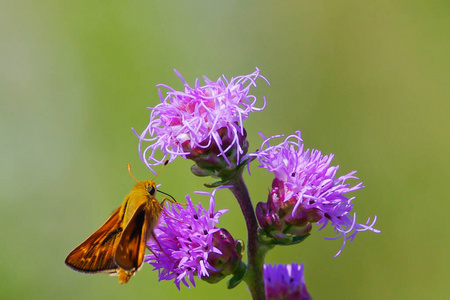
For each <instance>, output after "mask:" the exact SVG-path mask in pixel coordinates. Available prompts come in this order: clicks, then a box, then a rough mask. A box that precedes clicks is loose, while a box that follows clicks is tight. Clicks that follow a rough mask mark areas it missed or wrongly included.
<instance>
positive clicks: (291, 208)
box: [250, 131, 380, 257]
mask: <svg viewBox="0 0 450 300" xmlns="http://www.w3.org/2000/svg"><path fill="white" fill-rule="evenodd" d="M277 137H282V135H279V136H273V137H271V138H268V139H265V140H264V142H263V143H262V146H261V149H260V151H259V152H257V153H254V154H250V155H252V156H256V157H257V158H258V160H259V161H260V163H261V165H260V167H262V168H265V169H267V170H268V171H269V172H272V173H274V174H275V180H274V185H275V186H272V192H271V194H270V195H269V197H271V201H272V203H269V204H270V206H273V205H274V203H275V207H276V208H277V209H278V208H280V207H282V208H287V211H288V212H289V214H290V215H291V216H290V217H289V216H288V220H287V221H288V222H291V223H295V222H297V223H298V224H296V225H305V223H304V222H306V221H309V222H317V224H318V225H322V226H321V227H320V228H319V230H322V229H323V228H324V227H325V226H326V225H327V224H329V223H331V225H332V226H333V227H334V230H335V231H336V233H337V237H334V238H329V239H337V238H340V237H343V245H342V247H341V249H340V250H339V252H338V253H337V254H336V255H335V257H336V256H337V255H339V254H340V253H341V251H342V249H343V248H344V246H345V243H346V241H347V240H350V241H352V240H353V239H354V238H355V235H356V233H358V232H359V231H365V230H370V231H373V232H376V233H379V232H380V231H379V230H377V229H375V228H373V226H374V224H375V222H376V216H375V217H374V220H373V222H372V223H370V218H369V219H368V220H367V222H366V223H365V224H359V223H356V213H353V214H351V211H352V209H353V203H352V201H353V199H354V197H352V198H347V197H345V196H344V194H346V193H349V192H353V191H356V190H359V189H361V188H363V186H362V183H361V182H360V183H358V184H356V185H354V186H353V187H351V186H350V184H349V183H346V181H347V180H348V179H358V178H357V177H355V176H353V175H354V174H355V173H356V171H353V172H350V173H349V174H346V175H344V176H341V177H338V178H336V172H337V170H338V168H339V166H330V164H331V160H332V159H333V157H334V155H333V154H330V155H325V156H323V155H322V153H321V152H320V151H318V150H314V149H312V150H309V149H307V150H305V151H304V149H303V144H302V139H301V136H300V131H297V135H290V136H288V137H286V139H285V141H284V142H283V143H281V144H278V145H276V146H271V145H270V144H269V142H270V141H271V140H272V139H274V138H277ZM264 147H266V148H265V149H264ZM277 202H278V203H277ZM263 208H265V207H263ZM261 211H262V210H261ZM270 212H271V213H273V210H272V211H270ZM282 212H283V213H284V214H282V215H281V217H285V213H286V210H285V211H283V209H282ZM297 216H298V217H297ZM270 218H273V216H267V217H266V219H267V220H268V219H270ZM259 219H260V220H261V219H264V216H262V218H261V217H259ZM277 222H278V220H275V222H273V221H272V223H273V224H276V225H277Z"/></svg>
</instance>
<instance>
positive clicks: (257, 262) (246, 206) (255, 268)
mask: <svg viewBox="0 0 450 300" xmlns="http://www.w3.org/2000/svg"><path fill="white" fill-rule="evenodd" d="M236 175H238V176H234V178H233V179H232V180H230V183H231V184H232V185H233V187H232V188H230V190H231V192H232V193H233V195H234V196H235V197H236V199H237V200H238V202H239V205H240V207H241V210H242V213H243V215H244V218H245V223H246V225H247V234H248V241H247V256H248V270H247V272H246V274H245V277H244V281H245V282H246V283H247V285H248V287H249V289H250V293H251V294H252V298H253V299H257V300H265V298H266V297H265V294H264V278H263V264H264V256H265V254H266V251H265V250H264V247H260V245H259V243H258V236H257V229H258V222H257V220H256V215H255V210H254V208H253V205H252V202H251V200H250V195H249V193H248V189H247V186H246V185H245V182H244V179H243V178H242V171H241V172H239V173H238V174H236Z"/></svg>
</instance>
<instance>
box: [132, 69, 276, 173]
mask: <svg viewBox="0 0 450 300" xmlns="http://www.w3.org/2000/svg"><path fill="white" fill-rule="evenodd" d="M174 71H175V73H176V74H177V75H178V77H180V79H181V81H182V82H183V84H184V92H182V91H177V90H175V89H173V88H171V87H169V86H167V85H164V84H160V85H158V86H160V87H164V88H167V89H168V90H169V91H168V92H167V93H166V96H165V97H163V95H162V92H161V90H159V95H160V98H161V103H160V104H158V105H156V106H155V107H149V109H150V110H151V114H150V122H149V125H148V126H147V128H146V129H145V130H144V131H143V132H142V134H140V135H138V134H136V135H138V136H139V153H140V156H141V159H142V160H143V161H144V163H145V164H146V165H147V166H148V167H149V168H150V169H151V167H152V166H156V165H159V164H162V163H163V162H164V161H165V160H166V157H167V156H170V158H169V160H170V161H172V160H174V159H175V158H176V157H177V156H181V157H184V158H185V159H186V158H191V157H190V155H197V154H199V153H202V152H204V151H206V149H211V147H213V148H214V147H215V148H216V149H214V152H215V153H214V154H215V156H221V157H223V159H224V160H225V161H226V162H227V163H228V164H230V161H229V156H230V153H229V152H231V151H232V150H234V152H235V154H234V155H236V160H237V164H239V158H240V157H241V156H242V155H244V154H245V152H246V151H247V149H245V146H246V145H245V143H244V142H243V140H244V139H245V137H246V133H245V130H244V127H243V121H244V120H245V119H247V118H248V116H249V113H251V112H253V111H258V110H262V109H264V106H265V104H266V100H265V98H264V102H263V105H262V107H257V106H256V102H257V99H256V97H255V96H254V95H250V94H249V91H250V87H251V86H255V87H256V82H255V81H256V79H257V78H258V77H260V78H262V79H264V80H265V81H266V82H267V83H268V84H269V82H268V81H267V79H265V78H264V77H263V76H261V75H260V74H259V69H256V71H255V72H253V73H252V74H249V75H243V76H238V77H235V78H231V80H228V79H227V78H226V77H225V76H222V78H219V79H218V80H217V81H216V82H215V81H212V80H210V79H208V78H206V77H204V81H205V85H203V86H200V83H199V80H198V79H196V81H195V87H193V88H192V87H190V86H189V85H188V84H187V83H186V81H185V80H184V79H183V77H182V76H181V75H180V74H179V73H178V72H177V71H176V70H174ZM135 133H136V132H135ZM147 143H150V145H148V146H145V145H144V144H147ZM247 146H248V145H247ZM157 149H161V150H162V152H163V157H162V158H161V159H158V158H155V152H156V150H157Z"/></svg>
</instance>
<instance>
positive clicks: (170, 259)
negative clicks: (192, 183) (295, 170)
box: [145, 189, 227, 289]
mask: <svg viewBox="0 0 450 300" xmlns="http://www.w3.org/2000/svg"><path fill="white" fill-rule="evenodd" d="M216 190H217V189H215V190H214V191H213V192H212V193H207V192H196V193H197V194H204V195H209V196H210V202H209V209H208V210H206V209H204V208H203V207H202V206H201V204H200V203H199V204H197V205H196V206H194V204H193V203H192V200H191V198H190V197H189V195H188V196H186V199H187V206H186V207H183V206H182V205H181V204H173V205H170V204H168V205H167V206H166V208H165V209H164V211H163V214H162V215H161V220H160V224H159V225H158V226H157V227H156V228H155V230H154V233H155V236H156V237H157V240H156V241H155V240H153V239H151V240H150V241H149V242H148V243H147V246H148V248H149V249H150V250H151V254H149V255H146V258H145V261H146V262H148V263H149V264H151V265H152V266H153V267H154V269H155V270H158V272H159V280H172V279H174V282H175V284H176V286H177V287H178V289H180V283H183V284H184V285H186V286H187V287H189V283H188V282H187V280H186V278H187V279H189V281H190V282H191V284H192V285H193V286H195V282H194V276H195V275H197V276H198V278H200V279H201V278H202V277H204V276H209V275H210V273H211V272H214V271H216V268H215V267H214V266H212V265H211V264H210V262H209V260H208V258H209V257H210V256H212V255H215V256H217V255H219V256H221V255H223V254H224V253H223V251H222V250H221V249H219V248H217V247H216V246H215V245H216V244H217V243H215V239H217V234H216V233H218V232H220V229H219V228H216V227H215V225H216V223H218V222H219V217H220V216H221V215H222V214H224V213H225V212H226V211H227V210H226V209H222V210H219V211H216V212H215V211H214V207H215V199H214V194H215V192H216Z"/></svg>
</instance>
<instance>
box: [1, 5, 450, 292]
mask: <svg viewBox="0 0 450 300" xmlns="http://www.w3.org/2000/svg"><path fill="white" fill-rule="evenodd" d="M449 9H450V5H449V2H448V1H245V2H244V1H242V2H238V1H164V2H163V1H160V2H158V1H45V0H44V1H4V0H3V1H0V101H1V110H0V129H1V130H0V140H1V146H0V157H1V161H2V164H1V168H0V176H1V178H0V190H1V199H0V200H1V201H0V213H1V217H0V226H1V230H0V232H1V233H0V234H1V251H0V274H1V275H0V278H1V282H2V284H1V294H2V296H1V297H2V299H126V298H131V297H133V298H134V299H140V298H148V299H211V298H214V299H232V297H244V299H249V298H250V296H249V293H248V291H247V290H246V287H245V285H244V284H241V285H240V286H238V287H237V288H236V289H234V290H231V291H228V290H226V285H225V281H223V282H221V283H219V284H216V285H210V284H207V283H204V282H201V281H198V280H197V287H196V288H191V289H187V288H182V291H181V292H179V291H178V290H177V289H176V287H175V285H174V284H172V283H171V282H160V283H158V282H157V280H158V279H157V274H156V272H152V268H151V267H150V266H144V267H143V269H142V270H141V271H140V272H139V273H138V274H137V276H135V277H133V278H132V280H131V281H130V283H129V284H127V285H122V286H121V285H119V284H118V283H117V278H116V277H115V278H109V277H108V276H106V275H103V274H100V275H84V274H81V273H77V272H74V271H71V270H70V269H68V268H67V267H66V266H65V265H64V259H65V257H66V255H67V254H68V253H69V252H70V251H71V250H72V248H74V247H75V246H76V245H77V244H78V243H80V242H81V241H82V240H84V238H86V237H87V236H88V235H89V234H91V233H92V232H93V231H94V230H95V229H97V228H98V227H99V226H100V225H101V224H102V223H103V222H104V221H105V220H106V218H107V217H108V215H109V214H110V213H111V212H112V211H113V209H115V208H116V207H117V206H118V205H120V204H121V202H122V200H123V197H124V196H125V195H126V194H127V193H128V192H129V191H130V189H131V187H132V186H133V184H134V181H133V180H132V179H131V178H130V176H129V175H128V173H127V170H126V163H130V164H131V165H132V169H133V173H134V175H135V176H136V177H137V178H138V179H140V180H143V179H149V178H150V177H151V176H152V175H151V174H150V172H149V171H148V170H147V169H146V167H145V166H144V164H143V163H141V162H140V160H139V157H138V153H137V142H138V140H137V138H136V137H135V136H134V134H133V133H132V131H131V127H134V128H136V129H137V130H138V131H141V130H143V129H144V128H145V126H146V122H148V117H149V111H148V110H147V109H146V107H147V106H153V105H156V104H157V103H158V101H159V100H158V94H157V88H155V85H156V84H158V83H165V84H168V85H170V86H172V87H175V88H178V89H180V88H182V84H181V82H180V81H179V79H178V78H177V77H176V75H175V74H174V73H173V71H172V70H173V69H174V68H176V69H177V70H178V71H179V72H180V73H181V74H182V75H183V76H184V78H185V79H186V80H187V81H188V83H190V84H191V85H192V84H193V83H194V79H195V78H196V77H201V76H203V75H206V76H208V77H209V78H211V79H217V78H218V77H219V76H220V75H222V74H225V75H226V76H227V77H228V78H230V77H232V76H237V75H241V74H249V73H251V72H253V71H254V70H255V67H258V68H260V69H261V73H262V75H264V76H266V77H267V79H268V80H269V81H270V83H271V86H270V87H269V86H267V85H266V84H265V83H263V81H259V86H258V88H256V89H253V93H254V94H256V95H257V96H258V97H262V96H264V95H265V96H266V97H267V99H268V102H267V108H266V109H265V110H264V111H262V112H258V113H254V114H253V115H252V116H251V118H250V119H248V120H247V121H246V122H245V127H246V128H247V132H248V134H249V140H250V143H251V149H252V150H254V149H256V148H258V147H259V144H260V142H261V139H260V137H259V135H258V134H257V132H258V131H261V132H263V133H264V134H265V135H266V136H270V135H273V134H280V133H284V134H291V133H293V132H294V131H295V130H301V131H302V136H303V139H304V141H305V144H306V147H311V148H316V149H321V150H322V151H323V152H324V153H334V154H335V155H336V156H335V160H334V163H335V164H339V165H340V166H341V168H340V171H339V173H338V175H342V174H345V173H348V172H350V171H352V170H358V173H357V175H359V177H360V178H361V180H362V181H363V182H364V184H365V186H366V188H365V189H363V190H361V191H358V192H357V193H355V194H354V196H356V200H355V202H354V203H355V211H356V212H357V213H358V220H359V221H361V222H364V221H365V219H366V218H367V217H372V216H373V215H375V214H376V215H378V218H379V219H378V222H377V226H376V227H377V228H379V229H381V230H382V233H381V234H373V233H370V232H366V233H361V234H359V235H358V236H357V237H356V239H355V241H354V242H353V243H348V244H347V246H346V248H345V249H344V251H343V253H342V254H341V255H340V256H339V257H338V258H335V259H333V258H332V256H333V255H334V254H335V253H336V251H338V249H339V247H340V246H341V244H340V241H326V240H324V239H323V237H325V236H330V232H329V231H323V232H317V231H314V234H313V235H312V236H311V237H309V238H308V239H307V240H306V241H305V242H304V243H303V244H301V245H297V246H293V247H285V248H276V249H275V250H273V251H272V252H270V253H269V255H268V257H267V262H277V263H289V262H293V261H295V262H303V263H304V264H305V268H306V282H307V286H308V289H309V291H310V293H311V294H312V295H313V296H314V297H315V299H443V298H445V297H448V295H449V293H450V290H449V278H450V276H449V275H450V274H449V255H448V249H449V230H448V228H449V222H448V219H447V218H448V216H449V214H448V212H449V204H448V203H449V196H448V195H449V193H450V188H449V187H450V184H449V183H448V181H449V178H450V176H449V170H450V164H449V162H450V159H449V152H450V151H449V150H450V141H449V129H450V122H449V112H450V105H449V96H450V84H449V82H450V81H449V79H450V76H449V75H450V72H449V71H450V59H449V53H450V39H449V36H450V35H449V33H450V30H449V29H450V17H449V16H450V15H449V11H450V10H449ZM190 165H191V163H190V162H187V161H182V160H177V161H175V162H173V163H172V164H170V165H169V166H168V167H167V168H166V169H165V170H164V172H163V173H162V174H161V175H160V176H159V177H158V183H161V184H162V185H163V189H164V190H165V191H167V192H170V193H171V194H172V195H173V196H175V197H176V198H177V199H183V198H184V195H185V194H187V193H190V194H192V192H193V191H194V190H201V189H203V187H202V183H203V182H204V180H202V179H199V178H195V177H194V176H193V175H191V174H190V172H189V169H188V168H189V167H190ZM252 170H253V171H252V176H251V177H249V176H247V177H246V180H247V182H248V185H249V189H250V192H251V195H252V199H253V201H254V202H255V203H256V202H258V201H265V200H266V197H267V196H266V194H267V191H268V187H269V186H270V183H271V176H269V174H267V173H266V171H265V170H258V169H257V168H256V164H254V165H253V169H252ZM196 199H199V200H203V201H204V200H205V199H206V197H202V196H197V197H196ZM203 203H205V205H206V203H207V202H203ZM217 206H218V208H225V207H226V208H229V209H230V212H229V213H227V214H226V215H224V216H223V217H222V219H221V223H220V225H221V226H222V227H225V228H227V229H228V230H229V231H230V232H231V233H232V234H233V235H234V237H235V238H241V239H246V236H245V229H244V221H243V218H242V216H241V214H240V212H239V208H238V206H237V204H236V203H235V201H234V200H233V199H232V197H231V194H230V193H229V192H228V191H221V192H220V193H218V204H217ZM445 295H447V296H445Z"/></svg>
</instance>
